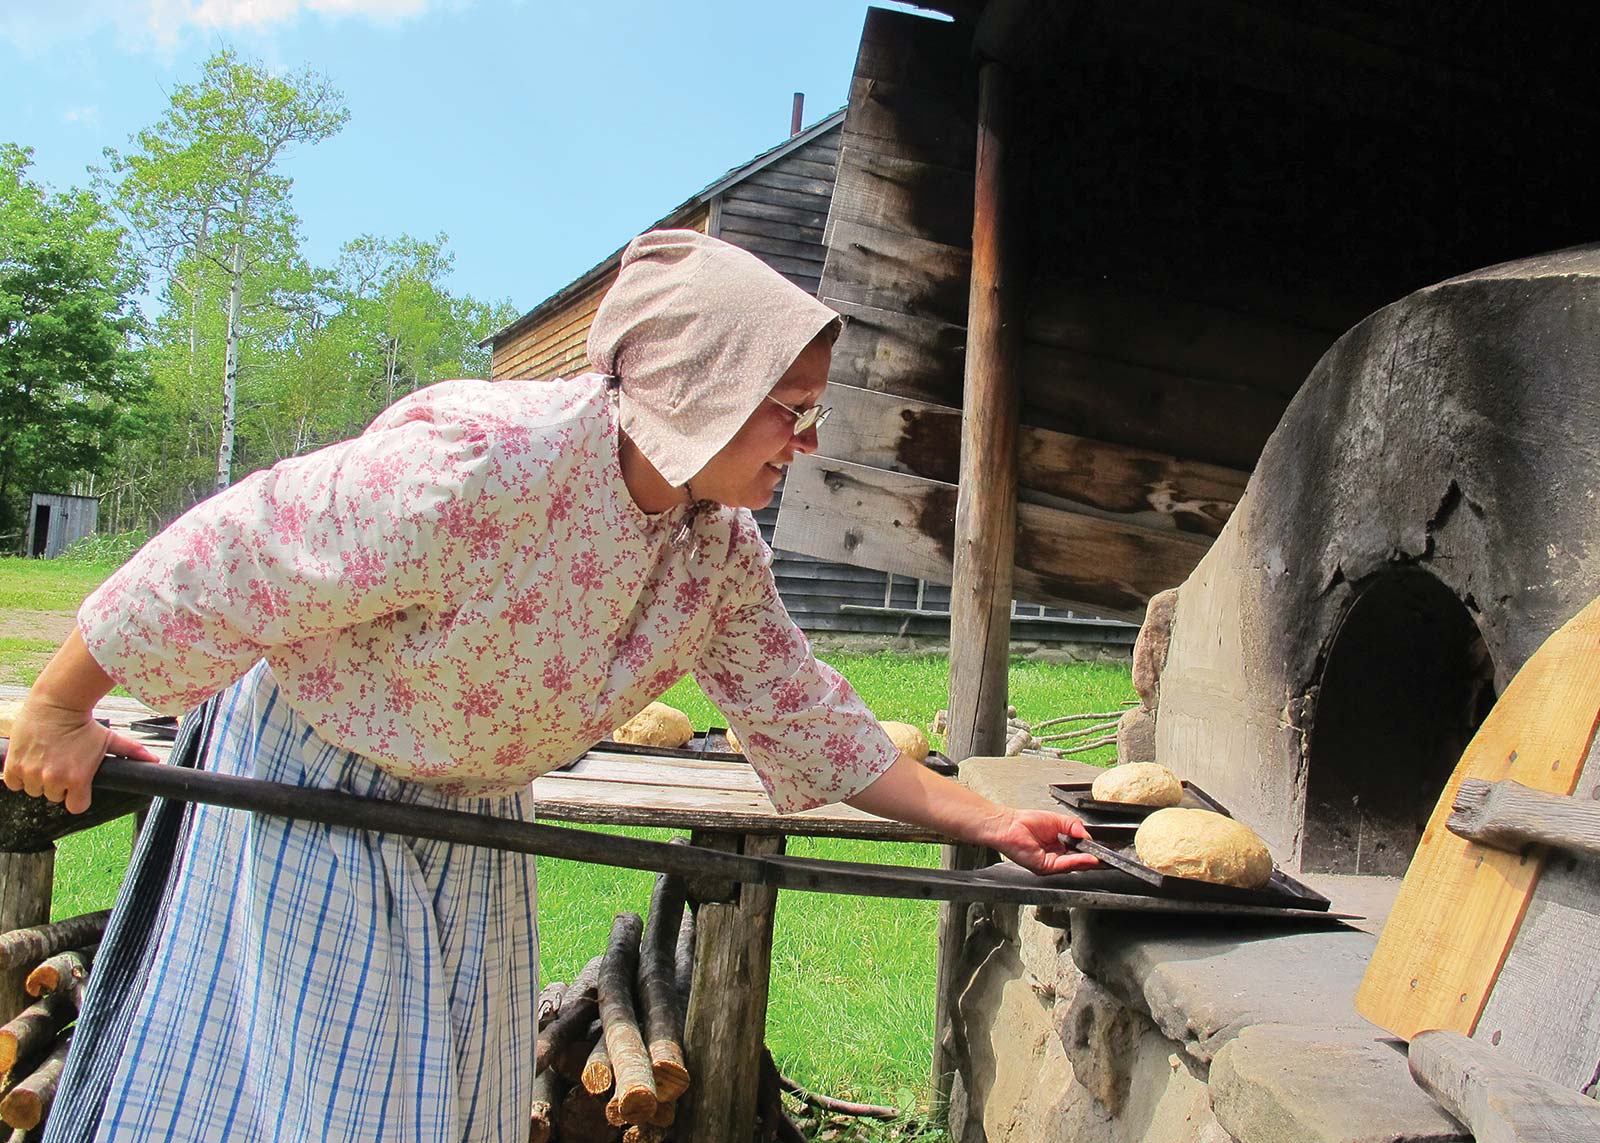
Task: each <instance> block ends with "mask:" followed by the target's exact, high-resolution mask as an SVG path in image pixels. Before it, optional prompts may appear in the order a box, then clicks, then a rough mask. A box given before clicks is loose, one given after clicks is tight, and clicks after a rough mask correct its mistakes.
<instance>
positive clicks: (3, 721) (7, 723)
mask: <svg viewBox="0 0 1600 1143" xmlns="http://www.w3.org/2000/svg"><path fill="white" fill-rule="evenodd" d="M21 713H22V700H21V699H9V700H7V701H6V702H0V738H10V737H11V728H12V727H13V726H14V725H16V721H17V716H19V715H20V714H21Z"/></svg>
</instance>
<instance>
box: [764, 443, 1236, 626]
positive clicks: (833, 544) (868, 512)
mask: <svg viewBox="0 0 1600 1143" xmlns="http://www.w3.org/2000/svg"><path fill="white" fill-rule="evenodd" d="M786 488H787V492H786V496H785V499H784V506H783V510H782V511H781V512H780V513H779V515H778V528H777V532H776V534H775V535H774V541H775V545H776V546H777V547H781V548H784V549H787V550H790V551H796V552H802V553H804V554H806V555H810V556H815V557H817V558H818V559H823V560H832V561H836V562H839V563H852V564H856V565H858V566H861V567H869V568H876V569H878V570H880V571H887V572H893V573H895V574H896V575H906V576H911V577H912V578H915V579H925V580H929V581H932V582H934V583H940V584H948V583H949V582H950V579H951V571H952V565H953V559H952V557H953V551H954V549H953V543H954V536H955V507H956V490H955V487H954V486H953V485H949V484H944V483H941V482H939V481H934V480H925V479H923V478H920V477H915V476H909V475H906V474H903V473H893V472H885V471H883V470H881V469H874V468H867V467H865V466H863V465H856V464H850V463H849V462H848V461H840V460H831V459H828V458H825V457H816V456H808V457H802V458H799V459H797V460H796V461H795V463H794V464H793V465H792V466H791V467H790V469H789V476H788V480H787V486H786ZM1017 521H1018V523H1017V563H1016V572H1015V583H1016V598H1017V599H1020V600H1023V601H1026V602H1033V603H1042V604H1046V605H1048V606H1051V607H1066V608H1071V609H1073V610H1075V611H1085V612H1089V613H1090V614H1096V615H1100V616H1103V617H1106V618H1114V619H1128V620H1133V621H1137V620H1138V619H1139V618H1140V617H1141V616H1142V615H1143V611H1144V605H1145V603H1146V602H1148V600H1149V598H1150V596H1152V595H1154V594H1155V593H1156V592H1158V591H1162V590H1165V589H1166V588H1168V587H1175V586H1177V585H1178V584H1180V583H1182V582H1183V580H1184V579H1185V578H1187V576H1188V574H1189V572H1190V571H1192V570H1193V569H1194V565H1195V564H1197V563H1198V562H1199V560H1200V557H1201V556H1202V555H1204V554H1205V551H1206V549H1207V547H1208V546H1209V540H1207V539H1206V538H1205V537H1202V536H1194V535H1189V534H1187V533H1183V532H1176V531H1165V530H1155V529H1149V528H1135V527H1130V526H1128V525H1126V524H1122V523H1120V522H1118V521H1114V520H1108V519H1104V518H1101V517H1096V516H1087V515H1083V514H1081V513H1075V512H1067V511H1063V510H1060V509H1056V508H1047V507H1044V506H1041V505H1037V504H1020V505H1018V508H1017Z"/></svg>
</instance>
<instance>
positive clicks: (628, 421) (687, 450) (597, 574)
mask: <svg viewBox="0 0 1600 1143" xmlns="http://www.w3.org/2000/svg"><path fill="white" fill-rule="evenodd" d="M838 328H839V319H838V317H837V316H836V315H835V314H834V313H833V312H832V311H830V310H828V309H827V308H826V307H825V306H823V305H821V304H820V303H818V302H817V301H815V300H814V299H813V298H811V297H810V296H809V295H807V294H805V293H804V292H803V291H801V290H799V289H797V288H795V287H794V286H792V285H790V284H789V283H788V282H787V281H785V280H784V279H783V278H782V277H780V276H779V275H778V274H776V273H774V272H773V271H772V270H770V269H768V268H767V267H766V266H764V265H763V264H762V263H760V262H759V261H758V260H756V259H755V258H753V257H752V256H750V255H749V254H747V253H745V252H743V251H740V250H738V249H737V248H735V247H732V246H728V245H726V244H724V243H721V242H718V241H716V240H714V239H710V238H707V237H704V236H702V235H698V234H694V233H690V232H682V231H661V232H655V233H651V234H647V235H644V236H643V237H641V238H639V239H638V240H636V241H635V242H634V243H632V244H631V245H630V246H629V248H628V249H627V251H626V252H625V253H624V255H623V258H622V267H621V271H620V273H619V276H618V279H617V282H616V284H615V286H614V287H613V288H612V290H611V291H610V293H609V294H608V295H607V296H606V299H605V301H604V303H603V304H602V305H601V307H600V310H599V312H598V313H597V314H596V316H595V320H594V324H593V327H592V329H591V332H590V337H589V355H590V359H591V362H592V364H593V365H594V367H595V370H596V372H595V373H591V374H585V375H583V376H581V377H578V378H576V379H574V380H570V381H554V382H548V383H533V382H518V381H506V382H499V383H496V384H493V385H490V384H486V383H482V382H469V381H461V382H447V383H445V384H441V385H436V386H433V387H431V388H429V389H425V390H423V391H421V392H419V393H416V394H413V395H412V396H410V397H408V398H406V399H404V400H402V401H400V402H399V403H398V404H396V405H395V406H393V407H392V408H390V409H389V410H387V411H386V412H385V413H383V414H382V415H381V416H380V417H379V418H378V419H377V420H376V421H375V422H374V423H373V424H372V426H371V427H370V428H369V429H368V430H367V431H366V432H365V433H364V434H363V435H362V436H360V437H358V438H356V439H355V440H352V441H348V442H345V443H344V444H341V445H335V446H333V447H331V448H328V449H324V450H322V451H321V452H318V453H314V454H311V455H309V456H305V457H300V458H296V459H293V460H289V461H285V462H283V463H282V464H280V465H278V466H276V467H275V468H273V469H272V470H270V471H267V472H262V473H257V474H255V475H253V476H251V477H249V478H248V479H246V480H244V481H241V482H240V483H239V484H238V485H236V486H234V487H233V488H231V489H229V490H228V491H226V492H224V493H221V494H219V495H218V496H216V497H214V498H213V499H211V500H209V501H207V502H206V503H204V504H202V505H199V506H198V507H196V508H195V509H194V510H193V511H191V512H190V513H189V514H188V515H186V516H184V517H183V518H182V519H180V520H179V521H178V522H177V523H175V524H174V525H173V526H172V527H171V528H169V529H168V530H167V531H166V532H164V533H162V535H161V536H159V537H157V538H156V539H155V540H153V541H152V542H151V543H150V544H148V545H147V546H146V547H145V548H144V549H143V550H142V551H141V552H140V553H139V554H138V556H136V557H135V559H134V560H133V561H132V562H130V563H129V564H128V565H127V566H125V567H124V568H122V569H121V570H120V571H118V572H117V573H116V574H115V575H114V576H113V577H111V579H109V580H107V582H106V583H105V584H104V585H103V586H102V587H101V588H100V589H99V590H98V591H97V592H95V593H94V595H92V596H91V597H90V598H89V599H88V600H87V601H86V602H85V603H84V605H83V608H82V610H81V611H80V613H79V625H80V626H79V631H78V632H77V633H75V634H74V635H73V636H72V637H71V638H70V639H69V640H68V641H67V643H66V645H65V646H63V648H62V649H61V651H60V652H59V653H58V654H57V655H56V657H55V658H54V660H52V662H51V663H50V665H49V666H48V667H47V668H46V670H45V671H44V673H43V674H42V675H41V676H40V679H39V681H38V684H37V685H36V686H35V687H34V689H33V691H32V693H31V694H30V696H29V698H28V700H27V706H26V718H25V720H24V721H23V722H22V723H21V724H20V725H19V727H18V728H17V731H16V733H15V736H14V737H13V739H12V743H11V751H10V755H9V757H8V759H7V761H6V765H5V775H4V776H5V781H6V784H7V785H8V786H9V787H10V788H12V789H24V790H26V791H27V792H28V793H30V794H34V795H43V796H45V797H48V798H50V799H51V800H53V801H65V803H66V805H67V807H68V808H69V809H71V810H73V811H78V812H81V811H82V810H83V809H85V808H86V807H87V806H88V804H89V797H90V782H91V781H92V778H93V775H94V772H95V769H96V768H97V766H98V764H99V759H100V758H101V757H102V756H103V754H104V753H106V752H114V753H119V754H126V755H129V756H131V757H135V758H144V759H149V758H150V757H151V755H150V754H149V753H148V752H147V751H145V750H144V749H143V748H142V747H140V746H139V745H138V744H137V743H135V742H133V741H131V740H129V739H126V738H124V737H122V736H120V735H117V734H115V733H109V732H107V731H106V730H104V729H103V728H101V727H98V726H97V725H96V724H95V723H94V722H93V719H92V717H91V711H92V708H93V705H94V703H95V701H96V700H98V699H99V698H100V697H102V696H103V695H104V694H105V693H106V691H107V690H108V689H109V688H110V687H111V686H112V685H113V682H114V681H115V682H120V683H122V684H123V685H125V686H126V687H127V688H128V689H129V690H130V691H132V692H133V694H135V695H136V696H138V697H139V698H141V699H143V700H144V701H145V702H146V703H148V704H149V705H151V706H152V707H154V708H155V709H157V710H165V711H172V712H176V711H180V710H184V709H187V708H189V707H191V706H193V705H194V704H196V703H199V702H200V701H202V700H204V699H206V698H207V697H208V696H210V695H213V694H217V693H218V692H221V693H220V695H219V698H218V700H217V702H216V703H215V704H214V706H213V708H212V710H213V713H212V717H211V725H209V726H208V729H207V732H206V735H205V737H206V741H205V743H204V744H203V745H200V746H199V749H200V752H201V754H202V755H203V761H202V763H201V764H202V765H204V766H205V767H206V768H208V769H213V770H217V771H220V772H225V773H232V774H245V775H250V776H253V777H257V778H262V779H268V780H272V781H282V782H293V783H298V784H301V785H308V786H317V787H331V788H337V789H341V790H346V791H350V792H354V793H359V794H367V795H374V796H378V797H384V798H391V799H395V800H399V801H405V802H412V803H418V804H424V805H433V806H443V807H449V808H453V809H463V810H469V811H473V812H478V813H494V814H501V815H505V816H508V817H513V818H521V819H527V818H531V817H532V812H533V806H532V804H531V799H530V795H529V783H530V782H531V780H532V779H533V778H534V777H535V776H536V775H538V774H540V773H543V772H545V771H548V770H551V769H553V768H555V767H557V766H560V765H562V764H564V763H566V762H568V761H571V760H572V759H574V758H576V757H577V756H578V755H580V754H581V753H583V751H584V750H586V749H587V748H588V747H590V746H591V745H593V744H594V743H595V742H596V741H598V740H600V739H602V738H604V737H606V736H607V735H608V734H609V732H610V731H611V729H612V728H613V727H615V726H617V725H618V724H620V723H622V722H623V721H625V720H626V719H627V718H628V717H629V716H630V715H632V714H633V713H635V712H636V711H637V710H639V709H640V708H641V707H643V706H644V705H645V703H647V702H648V701H649V700H651V699H653V698H655V697H656V696H658V695H659V694H660V693H661V692H662V691H664V690H665V689H666V688H667V687H668V686H670V685H671V684H672V683H674V682H675V681H677V679H679V678H680V677H682V676H683V675H684V674H686V673H688V672H691V671H692V672H693V673H694V674H695V676H696V678H697V679H698V680H699V682H700V684H701V686H702V687H703V688H704V689H705V691H706V693H707V695H708V696H709V697H710V698H711V699H712V701H714V702H715V703H716V704H717V705H718V707H719V708H721V710H722V711H723V712H724V713H725V714H726V715H727V716H728V720H729V722H730V723H731V724H732V725H733V726H734V728H735V729H736V730H737V731H738V733H739V736H740V738H741V739H742V740H743V741H744V743H745V747H746V750H747V753H748V755H749V757H750V760H751V762H752V764H753V765H754V766H755V768H756V770H757V772H758V773H759V774H760V775H761V778H762V780H763V782H764V783H765V785H766V787H767V789H768V791H769V792H770V794H771V796H772V800H773V802H774V804H775V805H776V806H777V807H778V808H779V809H780V810H783V811H796V810H801V809H805V808H807V807H809V806H813V805H818V804H822V803H825V802H831V801H841V800H844V801H848V802H850V803H851V804H852V805H855V806H858V807H860V808H862V809H865V810H868V811H870V812H873V813H877V814H881V815H885V816H892V817H896V818H900V819H903V820H906V821H910V822H914V823H916V824H919V825H923V826H927V827H929V828H932V829H936V830H939V831H941V832H944V833H947V834H949V835H952V836H955V837H958V838H962V839H964V840H966V841H969V842H971V843H974V844H981V845H986V846H989V847H991V848H994V849H997V850H999V851H1001V852H1003V853H1005V854H1007V855H1008V856H1010V857H1012V858H1013V859H1015V860H1017V861H1018V862H1020V863H1021V864H1023V865H1025V866H1027V867H1028V868H1030V869H1034V870H1036V871H1039V872H1058V871H1061V870H1065V869H1071V868H1077V867H1080V866H1083V865H1086V864H1090V863H1091V861H1092V859H1087V858H1085V857H1083V856H1082V855H1077V854H1072V853H1068V852H1067V851H1066V850H1065V848H1064V846H1063V845H1062V843H1061V841H1060V840H1059V835H1060V834H1064V833H1066V834H1072V835H1076V836H1081V835H1082V827H1081V825H1080V824H1079V823H1078V822H1077V821H1076V819H1073V818H1070V817H1065V816H1062V815H1057V814H1053V813H1043V812H1027V813H1024V812H1018V811H1014V810H1009V809H1005V808H1003V807H999V806H996V805H993V804H992V803H989V802H988V801H986V800H985V799H983V798H981V797H979V796H977V795H975V794H973V793H971V792H970V791H967V790H965V789H964V788H962V787H960V786H958V785H956V784H955V783H952V782H949V781H947V780H945V779H941V778H939V777H937V776H936V775H934V774H932V773H931V772H929V771H928V770H926V769H925V768H923V767H921V766H919V765H917V764H915V763H913V762H911V761H910V760H909V759H907V758H904V757H901V756H897V754H896V752H895V750H894V748H893V747H892V746H891V745H890V744H889V742H888V739H887V738H886V736H885V735H884V734H883V732H882V731H881V730H880V729H879V727H878V725H877V723H876V720H875V719H874V718H873V717H872V715H871V713H870V712H869V711H868V710H867V709H866V708H865V706H864V705H863V704H862V703H861V701H860V700H859V699H858V698H857V697H856V695H855V694H854V692H853V691H852V690H851V689H850V687H849V685H848V684H847V683H846V682H845V681H844V680H843V679H842V678H840V677H839V676H838V675H837V674H836V673H835V672H833V671H832V670H831V669H829V668H828V667H826V666H824V665H823V664H820V663H818V662H816V660H815V659H814V658H813V657H812V655H811V652H810V648H809V646H808V644H807V642H806V640H805V637H804V636H803V635H802V634H801V633H800V632H799V631H798V630H797V629H796V628H795V627H794V625H793V624H792V622H790V620H789V618H788V616H787V614H786V613H785V612H784V610H783V607H782V604H781V603H780V602H779V600H778V595H777V590H776V587H775V586H774V583H773V579H772V574H771V571H770V566H769V565H770V559H771V553H770V552H769V551H768V549H767V548H766V546H765V545H764V544H763V543H762V542H761V539H760V537H759V535H758V533H757V531H756V527H755V524H754V521H753V519H752V517H751V516H750V513H749V512H748V511H747V509H753V508H760V507H762V506H764V505H765V504H767V503H768V502H769V501H770V500H771V498H772V495H773V491H774V488H775V487H776V485H777V483H778V481H779V480H780V479H781V478H782V475H783V470H784V467H785V466H786V465H787V464H788V463H789V462H790V461H792V460H793V459H794V457H795V456H796V455H797V454H800V453H807V452H811V451H813V450H814V449H815V448H816V434H815V424H814V422H815V421H816V420H817V419H818V409H817V402H818V400H819V399H820V397H821V395H822V390H823V386H824V383H825V381H826V378H827V373H828V363H829V355H830V347H831V344H832V341H833V338H834V337H835V336H836V334H837V331H838ZM187 721H188V722H189V723H190V724H197V723H198V720H193V719H191V720H187ZM191 734H192V735H196V736H197V735H198V731H195V730H194V729H193V726H191ZM197 745H198V742H197ZM160 813H161V814H162V815H164V816H163V817H162V818H161V819H159V820H160V821H161V822H163V823H165V824H164V825H162V826H161V828H159V829H148V828H147V830H146V831H145V834H144V835H142V836H141V842H140V848H139V852H138V853H137V854H136V855H135V862H134V867H133V870H132V871H131V872H130V876H129V880H128V883H127V884H126V885H125V887H124V892H123V899H122V901H120V902H119V905H118V911H117V916H116V917H115V918H114V920H113V923H112V927H111V930H110V931H109V932H108V934H107V938H106V946H105V948H104V949H103V950H102V953H101V957H100V959H99V961H98V962H97V967H96V973H95V978H94V979H95V981H96V983H95V987H94V990H93V996H92V997H91V999H90V1000H89V1002H88V1004H87V1007H86V1014H85V1019H84V1021H83V1022H82V1027H83V1028H86V1029H87V1034H85V1032H84V1031H83V1030H80V1033H79V1037H78V1038H79V1044H78V1045H76V1046H75V1051H74V1055H73V1058H72V1060H71V1062H70V1063H69V1066H68V1074H67V1076H66V1078H65V1080H64V1083H63V1091H62V1096H61V1101H60V1102H58V1105H57V1113H56V1115H54V1116H52V1121H51V1135H50V1138H52V1139H78V1138H83V1139H87V1138H101V1139H118V1140H121V1139H155V1138H162V1139H170V1138H194V1139H199V1138H221V1137H223V1136H224V1135H225V1136H226V1137H227V1138H229V1139H230V1140H233V1139H267V1138H282V1137H284V1136H293V1137H305V1138H308V1139H309V1138H316V1139H341V1140H351V1139H372V1140H379V1139H382V1140H390V1139H417V1140H423V1139H427V1140H440V1139H452V1140H454V1139H461V1140H512V1139H520V1138H522V1137H523V1136H525V1134H526V1131H527V1109H528V1105H529V1095H528V1088H529V1081H530V1079H531V1075H530V1061H531V1060H532V1059H533V1051H532V1044H531V1042H530V1038H531V1036H532V1032H533V1029H534V1027H535V1015H534V1003H535V999H536V995H537V991H538V979H537V934H536V932H535V924H534V880H533V862H532V861H531V859H528V858H526V857H523V856H520V855H515V854H508V853H501V852H497V851H493V850H487V849H479V848H475V847H465V846H452V845H445V844H441V843H432V842H419V841H411V840H407V839H405V838H399V837H395V836H391V835H382V834H372V833H366V832H363V831H357V830H345V829H332V828H328V827H323V826H316V825H305V824H301V823H295V822H288V821H284V820H281V819H274V818H267V817H256V816H254V815H250V814H246V813H240V812H237V811H229V810H222V809H217V808H215V807H209V806H195V807H192V808H178V807H171V806H164V807H162V809H161V810H160ZM163 838H168V839H170V840H168V841H166V842H163V841H162V840H161V839H163ZM107 950H116V951H115V952H114V953H111V954H109V955H108V952H107ZM107 964H109V965H111V966H112V967H109V968H106V967H105V966H106V965H107ZM103 968H104V971H102V969H103Z"/></svg>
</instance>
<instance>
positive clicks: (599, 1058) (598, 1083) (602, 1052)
mask: <svg viewBox="0 0 1600 1143" xmlns="http://www.w3.org/2000/svg"><path fill="white" fill-rule="evenodd" d="M578 1078H579V1081H580V1082H581V1083H582V1084H583V1087H584V1090H585V1091H587V1092H588V1093H589V1094H590V1095H605V1094H606V1093H607V1092H608V1091H610V1090H611V1085H612V1084H613V1083H614V1082H615V1077H614V1076H613V1075H612V1072H611V1053H610V1052H608V1051H607V1050H606V1038H605V1036H604V1035H603V1034H602V1035H599V1036H596V1037H595V1041H594V1047H592V1048H590V1049H589V1058H588V1059H587V1060H585V1061H584V1063H583V1069H582V1071H581V1073H580V1074H579V1077H578Z"/></svg>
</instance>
